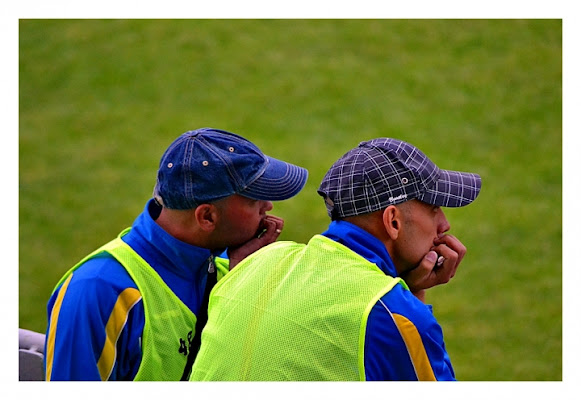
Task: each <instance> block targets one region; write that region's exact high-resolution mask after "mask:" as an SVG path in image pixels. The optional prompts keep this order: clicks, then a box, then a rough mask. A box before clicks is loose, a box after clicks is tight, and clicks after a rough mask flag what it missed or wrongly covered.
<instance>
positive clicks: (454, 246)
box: [434, 234, 466, 264]
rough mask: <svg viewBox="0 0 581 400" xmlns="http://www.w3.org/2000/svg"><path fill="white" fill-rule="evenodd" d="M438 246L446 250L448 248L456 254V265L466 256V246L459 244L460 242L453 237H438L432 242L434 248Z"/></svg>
mask: <svg viewBox="0 0 581 400" xmlns="http://www.w3.org/2000/svg"><path fill="white" fill-rule="evenodd" d="M440 245H444V246H446V247H448V248H450V249H451V250H452V251H454V252H455V253H456V254H457V257H456V259H457V263H456V264H460V261H462V259H463V258H464V256H465V255H466V246H464V245H463V244H462V242H460V240H458V239H457V238H456V237H455V236H453V235H443V234H442V235H440V236H439V237H438V238H437V239H436V240H434V246H440Z"/></svg>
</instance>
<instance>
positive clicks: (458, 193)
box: [418, 169, 482, 207]
mask: <svg viewBox="0 0 581 400" xmlns="http://www.w3.org/2000/svg"><path fill="white" fill-rule="evenodd" d="M481 186H482V180H481V178H480V175H478V174H473V173H468V172H458V171H448V170H444V169H442V170H440V177H439V178H438V180H437V181H436V184H435V185H434V187H432V188H430V189H428V190H427V191H426V192H424V193H423V194H422V195H420V196H418V200H421V201H423V202H424V203H428V204H433V205H435V206H440V207H463V206H466V205H468V204H470V203H472V202H473V201H474V200H475V199H476V197H477V196H478V194H479V193H480V188H481Z"/></svg>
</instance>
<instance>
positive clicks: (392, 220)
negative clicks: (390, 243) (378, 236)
mask: <svg viewBox="0 0 581 400" xmlns="http://www.w3.org/2000/svg"><path fill="white" fill-rule="evenodd" d="M383 226H384V227H385V231H386V232H387V234H388V235H389V237H390V238H391V240H396V239H397V237H398V236H399V232H400V229H401V226H402V219H401V212H400V211H399V210H398V209H397V207H396V206H389V207H387V208H386V209H385V210H384V211H383Z"/></svg>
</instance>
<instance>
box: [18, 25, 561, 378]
mask: <svg viewBox="0 0 581 400" xmlns="http://www.w3.org/2000/svg"><path fill="white" fill-rule="evenodd" d="M561 29H562V24H561V21H560V20H21V21H20V23H19V93H20V97H19V193H18V196H19V202H18V207H19V210H18V211H19V228H20V229H19V251H18V255H19V283H18V285H19V286H18V288H19V292H18V298H19V304H18V306H19V313H18V315H19V321H18V322H19V326H20V327H23V328H27V329H33V330H38V331H44V329H45V326H46V301H47V299H48V297H49V295H50V293H51V290H52V288H53V286H54V284H55V283H56V282H57V280H58V279H59V278H60V276H61V275H62V274H63V273H64V272H65V271H66V270H67V269H68V268H70V267H71V266H72V265H73V264H75V263H76V262H77V261H78V260H79V259H80V258H81V257H83V256H84V255H86V254H87V253H89V252H90V251H92V250H93V249H95V248H96V247H98V246H99V245H101V244H103V243H105V242H106V241H108V240H110V239H111V238H112V237H113V236H114V235H116V234H117V233H118V232H119V231H121V230H122V229H123V228H125V227H127V226H129V225H131V223H132V222H133V220H134V218H135V217H136V216H137V215H138V214H139V213H140V212H141V211H142V209H143V207H144V205H145V202H146V201H147V200H148V199H149V198H150V195H151V192H152V190H153V185H154V182H155V173H156V170H157V165H158V162H159V158H160V157H161V154H162V153H163V151H164V150H165V148H166V147H167V145H169V144H170V143H171V141H172V140H173V139H174V138H175V137H177V136H178V135H179V134H181V133H183V132H185V131H187V130H190V129H194V128H199V127H205V126H211V127H215V128H221V129H226V130H230V131H233V132H236V133H239V134H241V135H243V136H245V137H247V138H248V139H250V140H252V141H254V142H255V143H256V144H258V145H259V147H261V148H262V150H263V151H264V152H265V153H267V154H269V155H272V156H274V157H278V158H283V159H285V160H289V161H291V162H294V163H297V164H299V165H302V166H304V167H306V168H308V170H309V171H310V176H309V181H308V183H307V186H306V188H305V190H303V192H301V194H299V195H298V196H297V197H295V198H293V199H292V200H289V201H286V202H281V203H275V209H274V211H273V213H275V214H277V215H280V216H282V217H284V218H285V221H286V223H285V230H284V231H283V234H282V237H281V239H292V240H296V241H303V242H304V241H307V240H308V239H309V237H310V236H311V235H313V234H315V233H319V232H320V231H322V230H324V229H325V228H326V226H327V224H328V218H327V215H326V212H325V208H324V205H323V203H322V201H321V200H320V198H319V196H318V195H317V194H316V189H317V187H318V184H319V182H320V180H321V178H322V177H323V175H324V173H325V172H326V170H327V168H328V167H329V166H330V165H331V164H332V163H333V162H334V161H335V160H336V159H337V158H338V157H339V156H341V155H342V154H343V153H344V152H346V151H347V150H349V149H350V148H352V147H354V146H356V145H357V144H358V143H359V142H360V141H362V140H367V139H370V138H374V137H379V136H389V137H395V138H399V139H402V140H406V141H409V142H411V143H413V144H415V145H417V146H418V147H420V148H421V149H422V150H424V152H425V153H426V154H428V156H430V157H431V158H432V159H433V160H434V161H435V162H436V163H437V164H438V165H440V166H441V167H444V168H448V169H459V170H466V171H473V172H478V173H480V174H481V176H482V179H483V188H482V192H481V195H480V197H479V198H478V199H477V201H476V202H475V203H473V204H472V205H471V206H469V207H466V208H461V209H449V210H447V216H448V219H449V220H450V223H451V225H452V230H451V233H453V234H454V235H456V236H457V237H459V238H460V239H461V240H462V241H463V242H464V244H465V245H466V246H467V247H468V254H467V255H466V257H465V259H464V261H463V263H462V265H461V268H460V270H459V271H458V274H457V275H456V277H455V278H454V279H453V280H452V281H451V282H450V283H449V284H447V285H444V286H439V287H436V288H434V289H432V290H431V291H430V292H428V301H429V302H430V303H431V304H433V306H434V313H435V315H436V317H437V318H438V320H439V321H440V323H441V325H442V327H443V330H444V334H445V339H446V345H447V348H448V351H449V353H450V356H451V358H452V362H453V364H454V367H455V370H456V374H457V378H458V379H460V380H471V381H474V380H476V381H491V380H493V381H499V380H501V381H505V380H507V381H514V380H525V381H531V380H545V381H546V380H561V379H562V364H561V361H562V340H561V338H562V253H561V250H562V247H561V243H562V208H561V204H562V203H561V202H562V167H561V165H562V164H561V160H562V153H561V150H562V121H561V114H562V101H561V99H562V30H561Z"/></svg>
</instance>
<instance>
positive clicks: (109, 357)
mask: <svg viewBox="0 0 581 400" xmlns="http://www.w3.org/2000/svg"><path fill="white" fill-rule="evenodd" d="M140 300H141V293H139V291H138V290H137V289H135V288H127V289H125V290H124V291H123V292H121V293H120V294H119V297H117V301H116V302H115V306H114V307H113V311H111V315H110V316H109V320H108V321H107V326H106V327H105V333H106V335H107V336H106V338H105V344H104V345H103V351H102V352H101V356H100V357H99V361H98V362H97V367H98V368H99V374H100V375H101V380H103V381H106V380H107V379H109V376H110V375H111V372H112V371H113V366H114V365H115V359H116V358H117V340H118V339H119V335H120V334H121V331H122V330H123V327H124V326H125V324H126V323H127V316H128V314H129V311H131V309H132V308H133V306H134V305H135V304H137V302H139V301H140Z"/></svg>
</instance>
